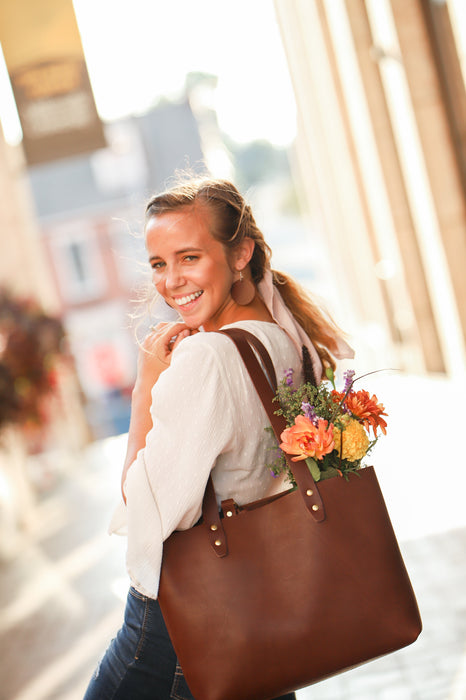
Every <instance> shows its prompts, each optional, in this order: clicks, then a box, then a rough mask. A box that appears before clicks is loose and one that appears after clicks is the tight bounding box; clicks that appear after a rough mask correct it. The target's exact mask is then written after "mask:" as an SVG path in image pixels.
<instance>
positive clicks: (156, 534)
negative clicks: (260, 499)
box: [126, 338, 235, 597]
mask: <svg viewBox="0 0 466 700" xmlns="http://www.w3.org/2000/svg"><path fill="white" fill-rule="evenodd" d="M187 340H189V339H186V340H185V341H183V342H182V343H181V344H180V346H179V348H177V350H176V351H175V353H174V356H173V360H172V364H171V366H170V367H169V368H168V369H167V370H166V371H165V372H163V374H162V375H161V376H160V378H159V381H158V382H157V384H156V386H155V387H154V389H153V392H152V398H153V400H152V408H151V414H152V420H153V428H152V430H151V431H150V432H149V434H148V435H147V440H146V445H145V448H144V449H143V450H140V451H139V453H138V456H137V459H136V461H135V462H134V463H133V464H132V466H131V468H130V470H129V472H128V477H127V482H126V494H127V527H128V554H127V564H128V568H129V571H130V573H131V572H133V571H134V570H135V569H137V571H138V580H137V581H136V583H137V585H138V588H139V589H140V590H142V591H143V592H144V591H145V592H146V594H147V595H150V596H151V597H155V594H156V591H157V583H158V578H159V571H160V563H161V558H162V544H163V541H164V540H165V539H166V538H167V537H168V536H169V535H170V534H171V533H172V532H173V531H174V530H175V529H185V528H188V527H192V526H193V525H194V524H195V523H196V522H197V520H198V519H199V517H200V515H201V504H202V498H203V495H204V490H205V485H206V483H207V479H208V477H209V474H210V472H211V470H212V469H213V467H214V466H215V462H216V460H217V458H218V456H219V455H220V454H222V453H224V452H226V451H228V450H230V449H232V447H233V445H234V441H235V430H234V425H235V421H234V419H233V412H232V404H231V397H228V395H227V385H228V381H227V377H226V376H225V375H224V369H223V366H222V364H221V362H220V361H219V359H220V358H219V354H218V352H216V351H215V349H214V348H213V347H212V345H211V344H209V343H208V342H202V341H203V338H199V340H197V339H196V340H195V341H194V342H187ZM193 340H194V339H193ZM227 342H229V341H228V340H227ZM132 576H134V574H132Z"/></svg>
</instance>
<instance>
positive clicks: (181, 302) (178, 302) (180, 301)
mask: <svg viewBox="0 0 466 700" xmlns="http://www.w3.org/2000/svg"><path fill="white" fill-rule="evenodd" d="M203 293H204V291H203V290H201V291H199V292H194V293H193V294H187V295H186V296H185V297H180V298H179V299H175V300H174V301H175V304H176V305H177V306H186V305H187V304H190V303H191V302H192V301H195V300H196V299H198V298H199V297H200V296H201V294H203Z"/></svg>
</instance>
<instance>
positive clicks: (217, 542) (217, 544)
mask: <svg viewBox="0 0 466 700" xmlns="http://www.w3.org/2000/svg"><path fill="white" fill-rule="evenodd" d="M214 544H215V546H216V547H220V545H221V544H222V540H215V542H214Z"/></svg>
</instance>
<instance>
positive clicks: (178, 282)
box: [85, 179, 348, 700]
mask: <svg viewBox="0 0 466 700" xmlns="http://www.w3.org/2000/svg"><path fill="white" fill-rule="evenodd" d="M145 237H146V247H147V251H148V257H149V263H150V265H151V267H152V270H153V283H154V285H155V288H156V291H157V293H158V295H160V297H162V298H163V299H164V300H165V302H166V303H167V304H168V305H169V306H170V307H172V308H173V309H176V311H177V312H178V313H179V316H180V321H179V322H175V323H160V324H158V325H157V326H156V328H155V329H154V330H153V332H151V333H150V334H149V335H148V337H147V338H146V339H145V341H144V343H143V345H142V347H141V351H140V353H139V358H138V370H137V379H136V384H135V387H134V391H133V397H132V414H131V422H130V428H129V434H128V450H127V455H126V459H125V464H124V469H123V477H122V493H123V501H124V503H122V504H121V505H120V508H119V509H118V511H117V513H116V514H115V516H114V519H113V522H112V526H111V531H112V532H116V531H123V530H125V531H126V532H127V536H128V551H127V567H128V572H129V576H130V579H131V589H130V592H129V594H128V600H127V607H126V612H125V622H124V625H123V627H122V629H121V630H120V632H119V633H118V635H117V637H116V639H115V640H113V642H112V643H111V645H110V647H109V649H108V650H107V652H106V654H105V656H104V659H103V661H102V662H101V664H100V666H99V668H98V669H97V671H96V673H95V675H94V678H93V679H92V681H91V683H90V685H89V688H88V691H87V693H86V696H85V700H97V699H98V700H116V699H118V700H139V699H140V698H152V699H153V698H158V699H159V700H163V699H167V700H168V698H178V699H180V700H184V699H186V700H188V699H192V695H191V693H190V692H189V689H188V687H187V685H186V681H185V679H184V677H183V674H182V670H181V669H180V667H179V665H178V663H177V660H176V657H175V653H174V651H173V648H172V646H171V642H170V639H169V637H168V634H167V631H166V628H165V625H164V622H163V618H162V615H161V613H160V609H159V606H158V603H157V592H158V582H159V575H160V565H161V559H162V547H163V541H164V540H165V539H166V538H167V537H168V536H169V535H170V534H171V533H172V532H173V531H174V530H176V529H186V528H189V527H192V526H193V525H194V524H195V523H196V522H197V521H198V519H199V517H200V514H201V504H202V498H203V495H204V490H205V486H206V483H207V479H208V477H209V474H210V472H212V478H213V482H214V487H215V492H216V494H217V497H218V499H219V502H220V501H221V500H223V499H227V498H234V500H235V501H236V502H237V503H239V504H242V503H247V502H249V501H253V500H257V499H259V498H263V497H265V496H268V495H271V494H273V493H276V492H278V491H281V490H284V489H285V488H286V487H287V486H286V484H285V483H284V482H283V480H282V479H273V478H272V476H271V474H270V471H269V470H268V469H267V468H266V466H265V465H266V463H267V461H270V452H269V450H270V449H271V447H273V438H271V437H270V435H269V434H268V432H267V431H265V430H264V428H265V427H266V426H267V423H268V420H267V417H266V414H265V412H264V409H263V407H262V405H261V403H260V399H259V397H258V396H257V394H256V391H255V389H254V388H253V386H252V384H251V381H250V379H249V378H248V375H247V371H246V369H245V367H244V365H243V363H242V360H241V358H240V356H239V354H238V352H237V350H236V348H235V346H234V345H233V343H232V342H231V340H230V339H229V338H227V337H226V336H224V335H222V334H220V333H215V331H217V330H219V329H220V328H222V327H225V326H237V327H240V328H244V329H246V330H248V331H250V332H251V333H254V334H255V335H256V336H257V337H258V338H259V339H260V340H261V341H262V343H263V344H264V345H265V347H266V348H267V350H268V351H269V353H270V356H271V358H272V361H273V363H274V366H275V370H276V373H277V377H282V376H283V375H284V373H285V371H286V370H289V369H290V368H292V369H293V371H294V372H295V374H296V376H297V377H299V376H300V375H301V364H302V354H301V351H302V346H303V345H306V347H307V348H308V350H309V353H310V356H311V360H312V366H313V372H314V375H315V379H316V381H317V382H318V381H320V378H321V376H322V370H323V368H324V367H325V366H328V365H331V366H334V361H333V359H332V355H333V356H335V357H341V356H344V353H345V352H346V353H347V351H348V347H347V346H346V345H345V344H344V342H343V341H342V340H341V339H340V338H339V336H338V333H337V331H336V329H335V327H334V326H333V325H332V324H331V323H330V322H329V321H328V320H326V319H325V318H324V317H323V315H322V314H321V313H320V311H319V310H318V309H317V308H316V307H315V306H314V305H313V304H312V303H311V301H310V300H308V299H306V297H305V295H304V294H303V291H302V290H301V289H300V288H299V287H298V285H297V284H296V283H295V282H293V281H292V280H291V279H289V278H288V277H286V276H285V275H283V274H281V273H277V272H275V271H272V270H271V269H270V265H269V259H270V249H269V247H268V246H267V244H266V243H265V241H264V238H263V235H262V233H261V232H260V231H259V229H258V227H257V225H256V223H255V221H254V218H253V215H252V213H251V210H250V208H249V206H247V205H246V204H245V202H244V200H243V198H242V197H241V195H240V193H239V192H238V191H237V189H236V188H235V187H234V186H233V185H232V184H231V183H229V182H226V181H223V180H209V179H200V180H192V181H189V182H187V183H185V184H181V185H180V186H178V187H175V188H173V189H171V190H168V191H167V192H164V193H162V194H159V195H156V196H155V197H154V198H153V199H152V200H151V201H150V202H149V204H148V206H147V210H146V225H145ZM347 354H348V353H347ZM283 697H284V698H286V700H289V699H291V698H293V697H294V694H289V695H286V696H283Z"/></svg>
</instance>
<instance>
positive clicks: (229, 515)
mask: <svg viewBox="0 0 466 700" xmlns="http://www.w3.org/2000/svg"><path fill="white" fill-rule="evenodd" d="M232 515H233V513H232V512H231V510H227V518H231V516H232Z"/></svg>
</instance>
